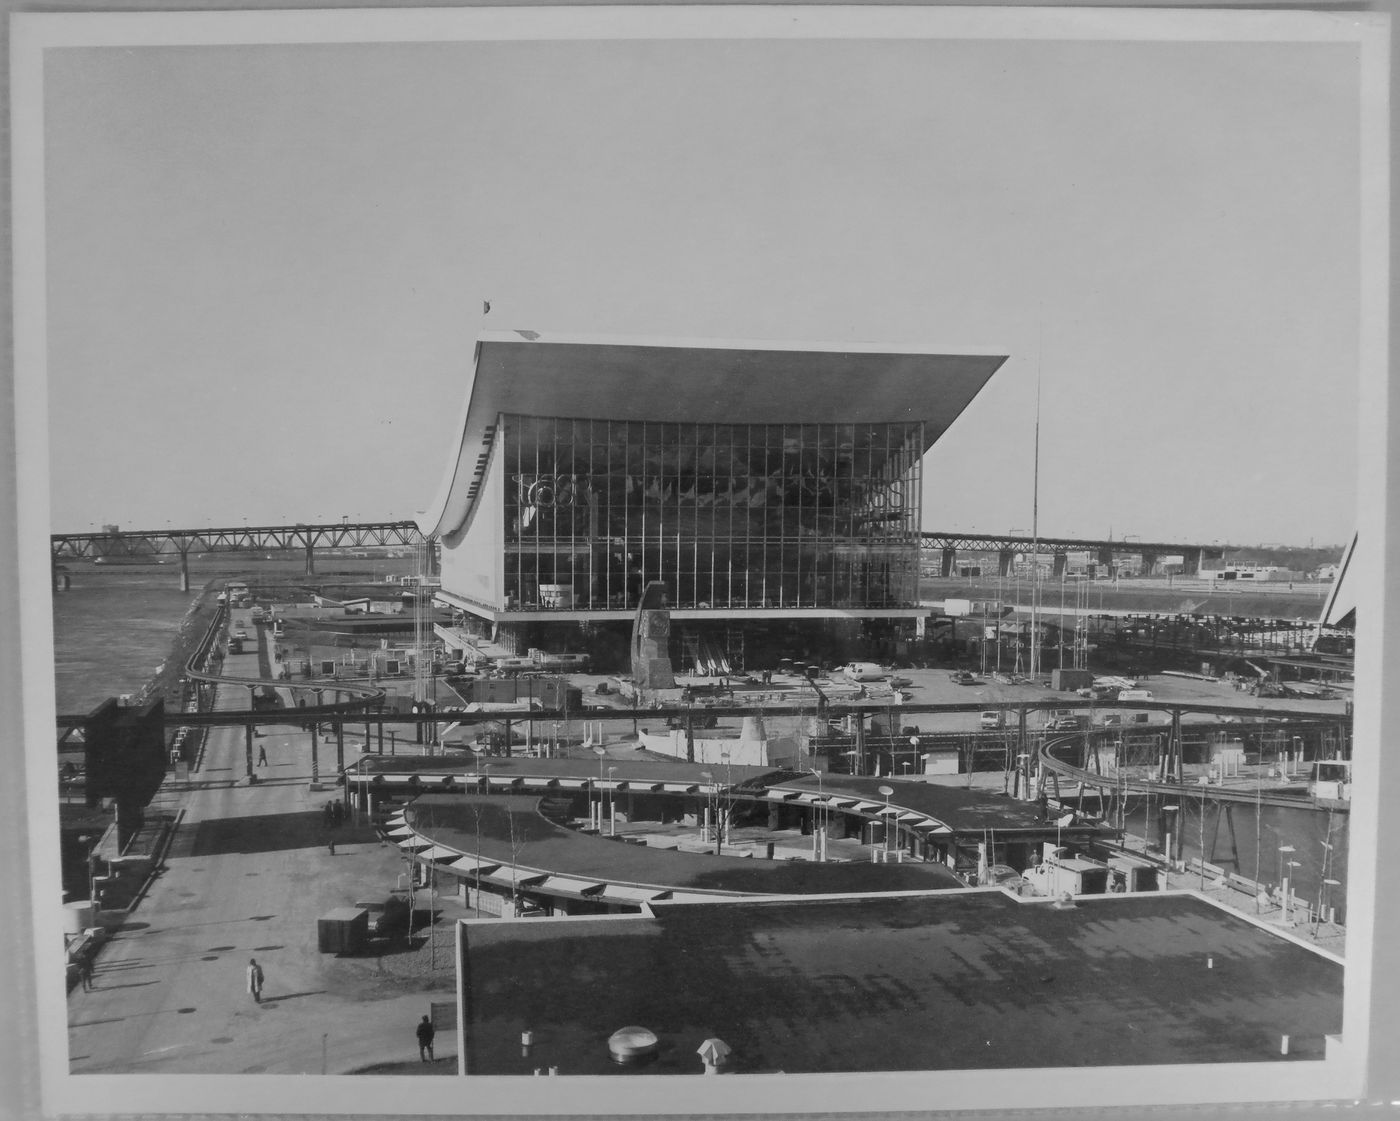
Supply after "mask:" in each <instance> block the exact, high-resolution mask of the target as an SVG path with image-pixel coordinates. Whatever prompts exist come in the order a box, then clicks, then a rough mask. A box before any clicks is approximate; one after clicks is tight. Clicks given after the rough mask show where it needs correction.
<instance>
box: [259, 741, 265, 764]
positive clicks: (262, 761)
mask: <svg viewBox="0 0 1400 1121" xmlns="http://www.w3.org/2000/svg"><path fill="white" fill-rule="evenodd" d="M258 766H259V767H266V766H267V745H266V744H261V743H260V744H258Z"/></svg>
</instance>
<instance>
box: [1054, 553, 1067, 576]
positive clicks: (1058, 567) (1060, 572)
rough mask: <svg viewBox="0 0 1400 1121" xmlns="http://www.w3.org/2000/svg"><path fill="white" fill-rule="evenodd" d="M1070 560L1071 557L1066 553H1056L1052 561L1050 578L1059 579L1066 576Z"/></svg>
mask: <svg viewBox="0 0 1400 1121" xmlns="http://www.w3.org/2000/svg"><path fill="white" fill-rule="evenodd" d="M1068 561H1069V557H1067V556H1066V555H1065V554H1064V553H1059V552H1057V553H1056V554H1055V555H1054V558H1053V559H1052V560H1051V562H1050V578H1051V579H1052V580H1059V579H1062V578H1063V577H1064V574H1065V565H1066V563H1067V562H1068Z"/></svg>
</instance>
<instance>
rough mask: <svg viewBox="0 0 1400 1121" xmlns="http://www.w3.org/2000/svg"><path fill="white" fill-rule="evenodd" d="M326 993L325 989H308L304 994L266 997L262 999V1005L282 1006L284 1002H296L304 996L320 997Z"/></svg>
mask: <svg viewBox="0 0 1400 1121" xmlns="http://www.w3.org/2000/svg"><path fill="white" fill-rule="evenodd" d="M324 992H326V990H325V989H308V990H307V991H306V992H304V993H283V994H282V995H281V996H265V997H263V999H262V1003H263V1004H264V1005H268V1004H280V1003H281V1002H282V1001H284V1000H296V999H297V998H298V997H302V996H320V995H321V994H322V993H324Z"/></svg>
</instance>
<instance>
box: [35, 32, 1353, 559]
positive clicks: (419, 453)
mask: <svg viewBox="0 0 1400 1121" xmlns="http://www.w3.org/2000/svg"><path fill="white" fill-rule="evenodd" d="M1357 60H1358V53H1357V50H1356V48H1355V46H1354V45H1349V44H1344V43H1332V44H1322V43H1314V44H1305V43H1258V44H1246V43H1209V42H1184V43H1167V42H1088V41H1064V42H1057V41H1035V42H1032V41H1017V40H994V41H951V40H909V41H891V40H879V41H864V40H834V41H822V40H796V41H786V40H780V41H764V40H747V39H733V40H723V39H716V40H703V41H684V42H681V41H666V40H642V41H586V42H580V41H574V42H569V41H540V42H484V43H483V42H478V43H468V42H425V43H401V44H389V43H361V44H344V45H329V44H314V45H268V46H263V45H254V46H195V47H136V48H121V49H116V48H65V49H61V50H51V51H50V52H49V53H48V58H47V65H46V72H45V101H44V107H43V108H44V113H45V133H44V135H45V145H46V166H45V175H46V183H45V199H46V207H47V253H48V257H47V276H46V277H45V278H44V280H45V283H46V286H47V293H48V324H47V326H48V332H47V343H48V370H47V374H48V380H49V387H50V398H49V409H50V413H49V417H48V424H49V430H50V439H51V456H50V460H51V465H50V471H51V482H52V526H53V531H54V532H63V531H71V532H81V531H85V530H87V529H89V528H90V527H95V526H100V525H101V524H103V523H117V524H120V525H121V526H122V527H123V528H131V529H160V528H163V527H165V526H167V525H170V526H174V527H197V526H217V525H239V524H241V523H242V522H244V521H247V522H248V524H250V525H257V524H283V523H289V522H298V521H304V522H311V521H320V520H325V521H332V520H334V521H338V520H340V519H341V517H343V516H348V517H350V518H352V519H366V520H368V519H381V518H406V517H410V516H412V514H413V512H414V511H416V510H419V509H422V508H424V507H425V506H427V505H428V503H429V502H430V501H431V499H432V498H433V496H434V493H435V492H436V490H437V486H438V483H439V481H440V479H441V476H442V473H443V471H444V469H445V468H446V466H447V462H448V458H449V455H450V453H451V452H452V451H453V450H454V447H455V444H454V440H455V437H456V436H457V432H456V431H455V425H456V424H457V423H458V420H459V417H460V413H461V409H462V405H463V402H464V399H465V393H466V391H467V388H468V384H469V376H470V367H471V352H472V343H473V340H474V338H475V337H476V335H477V333H478V332H479V331H482V330H507V329H520V328H523V329H532V330H537V331H541V332H546V333H559V334H562V333H593V334H613V335H627V336H646V335H657V336H681V337H687V338H718V339H783V340H810V341H814V342H829V343H832V344H836V345H838V346H839V345H840V344H841V343H850V342H861V343H872V342H873V343H878V342H890V343H898V344H900V345H904V344H910V343H914V344H920V345H927V346H928V347H929V349H930V350H932V351H943V352H957V351H958V350H959V348H973V349H976V350H978V351H987V350H994V351H997V352H1000V353H1005V354H1007V355H1009V356H1010V357H1009V361H1008V362H1007V363H1006V364H1005V365H1004V366H1003V367H1002V369H1001V370H1000V371H999V372H998V373H997V374H996V375H994V376H993V378H992V379H991V381H990V382H989V383H988V385H987V387H986V388H985V389H984V390H983V391H982V393H981V394H980V395H979V396H978V398H977V399H976V400H975V401H974V402H973V404H972V405H971V406H970V407H969V408H968V409H967V410H966V412H965V413H964V414H963V416H962V417H961V418H960V419H959V420H958V421H957V422H956V423H955V424H954V425H953V427H952V428H951V429H950V430H949V432H948V433H947V434H946V435H945V436H944V437H943V439H942V440H941V441H940V442H939V443H938V444H937V445H936V446H935V448H934V450H933V451H932V452H931V453H930V454H929V456H928V458H927V460H926V463H925V495H926V499H925V514H924V525H925V528H926V529H932V530H946V531H956V532H974V531H976V532H987V533H1006V532H1009V531H1012V530H1017V531H1021V532H1025V533H1029V531H1030V529H1031V526H1032V507H1033V476H1034V474H1035V471H1034V467H1035V457H1034V445H1035V425H1036V398H1037V386H1039V395H1040V414H1039V422H1040V423H1039V428H1040V450H1039V513H1038V529H1039V532H1040V533H1041V534H1042V535H1047V536H1075V537H1085V538H1100V537H1104V536H1107V535H1109V534H1112V535H1113V536H1114V538H1115V539H1122V538H1126V537H1129V536H1131V535H1136V536H1138V537H1141V538H1142V539H1144V540H1157V541H1181V542H1193V543H1209V542H1212V541H1226V542H1231V543H1236V544H1253V543H1263V542H1277V543H1284V544H1295V545H1307V544H1309V543H1310V542H1315V543H1316V544H1318V545H1323V544H1340V543H1342V542H1344V541H1345V540H1347V539H1349V538H1350V536H1351V533H1352V530H1353V528H1354V526H1355V522H1356V513H1355V492H1356V473H1357V459H1356V452H1355V447H1356V427H1357V409H1358V404H1357V401H1358V392H1357V366H1358V339H1357V336H1358V310H1357V303H1358V299H1359V295H1360V289H1359V280H1358V276H1359V269H1358V258H1359V253H1360V246H1359V241H1358V238H1359V234H1358V226H1359V201H1358V200H1359V191H1358V181H1359V145H1358V129H1357V119H1358V112H1359V110H1358V93H1357V78H1358V69H1357ZM488 300H489V301H490V304H491V310H490V312H489V314H483V302H484V301H488ZM856 391H857V392H858V388H857V389H856ZM735 419H736V420H742V418H741V417H736V418H735Z"/></svg>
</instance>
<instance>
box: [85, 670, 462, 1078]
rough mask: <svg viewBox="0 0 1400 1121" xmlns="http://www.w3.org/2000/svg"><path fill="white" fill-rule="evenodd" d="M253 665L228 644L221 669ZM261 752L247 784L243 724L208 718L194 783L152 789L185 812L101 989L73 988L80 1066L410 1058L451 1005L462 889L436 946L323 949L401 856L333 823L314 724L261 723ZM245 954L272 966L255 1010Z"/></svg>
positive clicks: (106, 952)
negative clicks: (434, 1008) (325, 933)
mask: <svg viewBox="0 0 1400 1121" xmlns="http://www.w3.org/2000/svg"><path fill="white" fill-rule="evenodd" d="M245 660H246V661H247V663H249V664H248V665H246V666H245V665H242V664H240V663H242V662H243V661H245ZM255 660H256V654H247V655H234V656H233V657H231V658H229V659H228V660H227V664H226V666H225V670H226V672H227V673H229V674H231V675H243V674H247V675H250V676H251V675H252V674H253V673H255V672H256V670H255V669H253V668H252V667H253V666H254V665H255V664H256V661H255ZM247 697H248V693H247V690H246V688H244V687H242V686H229V685H225V686H220V687H219V688H218V690H217V694H216V701H215V705H216V708H218V709H219V710H224V711H227V710H237V709H243V708H246V707H247ZM259 746H262V747H265V749H266V754H267V764H266V765H265V766H259V765H257V763H256V756H257V749H258V747H259ZM253 755H254V760H255V764H254V771H255V773H256V774H257V775H258V781H257V782H256V783H255V784H250V783H249V782H248V780H247V777H246V772H247V756H246V752H245V744H244V733H243V730H242V729H241V728H215V729H211V731H210V733H209V737H208V741H207V744H206V747H205V750H204V756H203V762H202V766H201V767H200V769H199V771H197V772H195V773H194V774H192V775H191V776H190V777H191V781H190V782H189V783H188V784H183V785H182V786H181V787H177V786H175V785H173V784H172V785H171V786H169V787H167V788H163V789H162V792H161V794H160V796H159V799H158V803H159V806H160V808H161V809H162V811H164V812H173V810H174V809H176V808H179V809H183V811H184V815H183V820H182V821H181V824H180V826H179V828H178V830H177V832H176V834H175V837H174V839H173V841H172V844H171V846H170V849H169V851H168V853H167V856H166V860H165V865H164V870H163V871H162V872H161V873H160V874H159V875H158V876H157V878H156V879H155V880H154V882H153V883H152V884H151V886H150V888H149V890H148V891H147V894H146V896H145V898H144V899H143V900H142V902H141V903H140V905H139V907H138V908H136V909H135V910H134V911H132V912H131V913H130V914H129V915H128V916H127V919H126V921H125V922H123V923H122V924H121V925H120V926H119V927H117V928H116V929H115V930H114V931H113V932H112V938H111V940H110V941H109V942H108V943H107V945H106V946H105V947H104V948H103V950H102V952H101V953H100V955H99V956H98V958H97V962H96V969H95V971H94V975H93V991H92V992H84V991H82V989H81V988H80V987H79V988H75V989H74V991H73V992H72V994H71V995H70V997H69V1056H70V1064H71V1070H72V1071H73V1072H74V1073H93V1072H102V1073H116V1072H127V1071H130V1072H168V1073H201V1074H203V1073H234V1074H236V1073H275V1074H293V1073H313V1074H314V1073H321V1072H323V1071H325V1072H327V1073H338V1072H344V1071H350V1070H354V1069H361V1068H364V1067H365V1066H368V1065H371V1064H374V1063H381V1062H396V1061H398V1060H400V1059H406V1058H409V1057H413V1058H415V1060H416V1056H417V1043H416V1040H415V1037H414V1027H415V1025H416V1024H417V1022H418V1021H419V1019H420V1018H421V1016H422V1015H423V1014H424V1013H425V1012H427V1011H428V1002H429V1001H430V1000H433V1001H443V1000H450V999H451V991H452V970H451V960H452V956H451V948H450V946H449V945H448V942H447V939H448V934H447V931H448V930H449V929H450V919H451V918H452V917H454V916H455V914H456V913H457V912H458V911H460V908H459V907H457V906H455V901H449V902H450V904H453V905H449V906H447V907H443V906H442V905H441V904H439V910H440V911H442V912H443V914H442V915H441V918H440V921H439V923H438V927H439V928H440V930H441V933H440V934H439V935H438V939H437V941H436V942H435V943H434V944H432V945H428V944H427V943H422V942H421V940H420V946H419V948H418V949H414V950H410V949H408V948H407V947H406V946H405V945H404V942H403V939H399V940H398V942H397V943H395V944H390V945H387V946H385V947H383V952H382V953H380V954H378V955H368V956H362V957H356V958H350V957H346V958H338V957H336V956H335V955H330V954H321V953H320V952H319V951H318V949H317V930H316V920H317V918H318V917H319V916H320V915H322V914H324V913H325V912H327V911H329V910H331V909H333V908H335V907H345V906H349V905H351V904H353V903H355V902H357V901H359V900H361V899H366V898H374V897H375V896H376V895H378V896H380V897H382V896H383V895H384V894H387V892H388V891H389V890H390V889H391V888H393V887H395V886H396V885H397V884H398V883H399V882H400V881H401V879H402V878H403V877H404V875H405V871H406V865H405V861H404V858H403V856H402V854H401V853H400V852H399V851H398V850H397V849H395V848H393V847H390V846H385V845H383V844H382V843H381V842H380V840H379V838H378V837H377V836H376V835H375V833H374V832H373V830H372V829H371V828H370V827H369V823H368V822H365V821H362V820H356V819H355V818H354V817H352V818H350V819H349V820H347V821H346V822H345V823H344V824H343V825H341V826H339V827H338V828H335V829H328V827H327V826H326V824H325V822H324V817H323V806H324V804H325V803H326V802H327V801H330V800H332V799H336V798H338V797H339V790H338V788H336V787H333V786H329V785H327V786H326V788H325V789H317V788H316V787H314V786H313V784H312V783H311V774H312V765H311V763H312V761H311V735H310V733H308V732H305V731H302V730H301V729H300V728H299V727H297V726H295V725H286V726H279V727H272V728H269V729H266V735H264V736H261V737H259V738H258V739H255V740H254V748H253ZM320 762H321V768H320V770H321V775H322V777H323V779H325V780H327V782H329V781H330V780H331V779H332V777H333V773H334V745H333V744H332V745H329V752H328V751H327V745H326V744H324V743H322V744H321V758H320ZM328 764H329V766H328ZM332 836H333V837H334V840H335V854H334V855H331V852H330V848H329V841H330V840H331V839H332ZM419 906H420V908H423V907H424V903H423V902H422V901H421V900H420V903H419ZM430 955H431V957H432V958H433V959H434V960H433V961H432V962H431V963H428V962H426V961H423V962H422V964H420V959H426V958H428V957H429V956H430ZM250 958H256V959H257V960H258V962H259V963H260V964H261V965H262V967H263V970H264V973H265V976H266V987H265V989H264V991H263V999H262V1002H261V1003H260V1004H259V1003H255V1002H254V1001H253V998H252V996H251V995H250V994H249V993H248V991H247V985H246V969H247V965H248V961H249V959H250ZM439 1043H440V1045H439V1047H438V1061H439V1063H442V1062H449V1063H452V1064H453V1065H455V1057H454V1056H453V1055H452V1053H451V1052H452V1046H451V1044H452V1041H451V1039H450V1036H449V1037H448V1038H443V1039H441V1040H440V1041H439Z"/></svg>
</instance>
